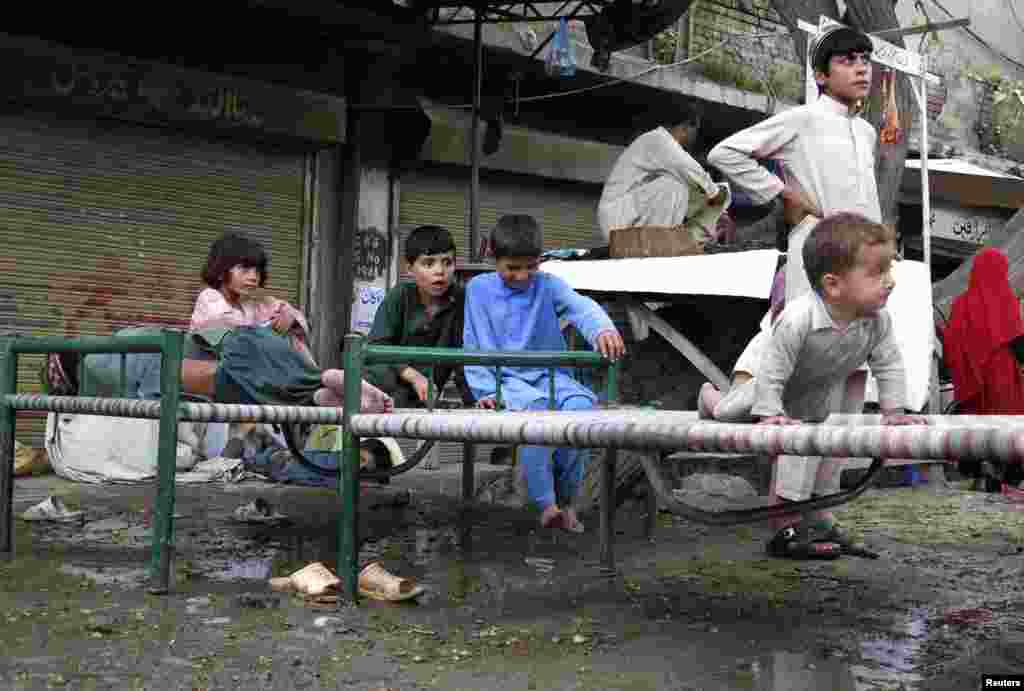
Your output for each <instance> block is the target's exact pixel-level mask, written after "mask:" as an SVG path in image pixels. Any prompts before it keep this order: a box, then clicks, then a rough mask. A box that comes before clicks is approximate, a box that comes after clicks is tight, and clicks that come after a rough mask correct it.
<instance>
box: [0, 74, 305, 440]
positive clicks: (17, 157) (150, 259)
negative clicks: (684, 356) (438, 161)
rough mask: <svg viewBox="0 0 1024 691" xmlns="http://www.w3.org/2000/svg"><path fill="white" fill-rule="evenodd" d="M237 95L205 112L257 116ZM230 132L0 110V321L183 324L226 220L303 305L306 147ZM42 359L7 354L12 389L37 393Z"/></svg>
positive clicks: (58, 330) (70, 329)
mask: <svg viewBox="0 0 1024 691" xmlns="http://www.w3.org/2000/svg"><path fill="white" fill-rule="evenodd" d="M81 65H82V62H81V61H77V62H76V67H75V69H76V70H79V71H80V70H82V69H83V68H82V67H81ZM125 69H126V71H127V72H128V73H131V70H132V67H131V65H129V66H128V67H126V68H125ZM57 73H58V71H57V70H55V72H54V74H55V75H56V74H57ZM61 74H65V73H61ZM178 76H179V77H180V75H178ZM55 81H56V77H55ZM94 82H95V80H94ZM136 88H138V91H139V92H143V91H144V89H143V88H142V87H141V86H140V85H136ZM238 93H244V89H243V90H242V91H235V92H227V95H226V96H225V92H224V91H221V95H220V97H219V98H221V102H220V104H218V105H216V108H218V109H219V110H217V111H216V113H215V114H218V115H220V116H223V114H224V113H225V112H228V111H227V109H226V106H225V100H224V99H225V98H226V99H227V100H226V103H228V104H233V105H232V108H233V109H234V110H233V111H232V112H233V113H239V112H241V111H242V110H243V107H242V106H243V105H245V106H247V107H248V108H249V109H250V112H249V113H248V114H246V115H245V117H249V118H253V120H252V121H251V122H250V123H242V124H243V125H245V124H250V125H256V124H259V125H263V124H265V123H264V122H262V121H256V120H255V119H254V118H256V117H257V116H256V115H255V114H253V112H252V111H255V108H256V105H254V104H255V103H256V102H257V101H258V99H254V100H250V101H244V100H242V99H240V98H239V96H238V95H237V94H238ZM232 94H235V95H232ZM60 95H64V96H69V97H73V96H74V93H73V92H72V93H70V94H68V93H62V94H60ZM46 105H52V104H46ZM71 105H76V104H74V103H72V104H71ZM128 106H129V107H130V106H131V102H130V99H129V102H128ZM189 108H190V110H191V112H193V113H199V112H200V111H199V109H198V108H196V106H195V103H193V104H192V105H191V106H189ZM236 117H241V116H236ZM130 119H131V120H136V119H137V118H130ZM164 119H166V118H164ZM171 124H173V123H171ZM231 134H232V136H231V137H230V138H229V137H224V136H220V133H219V132H217V131H216V129H215V128H208V129H204V128H202V127H199V128H196V127H185V128H182V127H175V126H164V127H152V126H145V125H144V124H142V123H137V122H128V121H125V119H120V118H102V119H101V118H98V117H94V118H90V117H88V113H87V111H85V110H84V109H82V108H70V109H68V110H67V111H62V110H59V109H58V110H56V111H55V110H54V109H51V108H47V109H46V110H45V111H43V110H40V111H36V110H32V109H24V110H20V112H19V113H18V114H17V115H0V246H2V247H3V248H4V250H3V252H2V253H0V331H2V332H14V333H17V334H22V335H34V336H42V335H54V336H68V337H71V336H83V335H108V334H110V333H112V332H114V331H116V330H118V329H121V328H124V327H128V326H134V325H139V324H149V325H164V326H170V327H175V328H185V327H187V325H188V321H189V317H190V315H191V313H192V307H193V305H194V302H195V299H196V295H197V294H198V292H199V291H200V290H201V289H202V287H203V286H202V283H201V279H200V276H199V274H200V271H201V270H202V268H203V266H204V264H205V261H206V257H207V253H208V251H209V247H210V244H211V243H212V242H213V241H214V240H215V239H216V238H217V237H219V236H220V235H221V234H222V233H224V232H225V231H229V230H233V231H239V232H243V233H245V234H247V235H249V236H251V237H253V238H255V239H257V240H259V241H260V242H262V243H263V245H264V246H265V248H266V249H267V251H268V253H269V255H270V269H269V274H270V277H269V282H268V284H267V289H268V292H269V293H270V294H272V295H274V296H277V297H280V298H282V299H285V300H288V301H290V302H292V303H293V304H296V305H300V304H302V295H303V292H304V290H305V288H304V286H303V277H304V266H303V261H304V252H305V237H306V235H307V228H308V225H309V223H310V219H311V216H312V203H313V197H312V194H313V193H312V189H313V187H312V185H311V184H310V179H309V178H310V173H309V172H308V171H310V170H311V169H312V168H313V166H312V161H313V157H314V156H315V155H316V154H315V152H316V144H315V143H312V142H309V141H302V140H301V139H299V138H295V139H289V138H287V137H274V138H273V139H270V138H266V137H253V138H248V137H245V136H239V132H238V130H237V128H235V129H233V131H232V133H231ZM41 364H42V357H41V356H40V357H26V356H22V357H20V358H19V368H18V383H19V390H21V391H35V390H38V388H39V382H40V377H39V370H40V366H41ZM41 430H42V420H41V419H40V416H31V415H28V414H24V413H23V414H19V415H18V437H19V439H21V440H22V441H24V442H28V443H31V444H33V445H37V446H38V445H40V443H41Z"/></svg>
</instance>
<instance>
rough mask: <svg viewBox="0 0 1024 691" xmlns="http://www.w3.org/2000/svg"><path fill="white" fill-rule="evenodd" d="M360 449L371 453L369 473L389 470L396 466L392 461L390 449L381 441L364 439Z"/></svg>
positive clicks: (360, 443)
mask: <svg viewBox="0 0 1024 691" xmlns="http://www.w3.org/2000/svg"><path fill="white" fill-rule="evenodd" d="M359 448H360V449H364V450H366V451H369V452H370V463H369V464H368V465H369V467H368V468H367V471H369V472H371V473H372V472H378V471H382V470H389V469H391V468H392V467H393V466H394V463H392V461H391V454H390V453H389V452H388V447H387V446H385V445H384V442H382V441H381V440H380V439H363V440H362V441H360V442H359Z"/></svg>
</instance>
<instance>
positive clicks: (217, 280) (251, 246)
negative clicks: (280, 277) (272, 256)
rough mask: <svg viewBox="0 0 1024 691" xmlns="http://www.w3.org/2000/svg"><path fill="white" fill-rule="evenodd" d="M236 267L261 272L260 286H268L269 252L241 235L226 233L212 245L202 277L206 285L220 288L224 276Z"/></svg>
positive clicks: (254, 241)
mask: <svg viewBox="0 0 1024 691" xmlns="http://www.w3.org/2000/svg"><path fill="white" fill-rule="evenodd" d="M236 266H242V267H245V268H246V269H256V270H257V271H259V272H260V286H261V287H262V286H265V285H266V284H267V277H268V276H267V252H266V250H264V249H263V245H262V244H260V243H259V242H257V241H256V240H253V239H252V238H249V237H246V236H245V235H242V234H241V233H224V235H222V236H220V238H218V239H217V240H215V241H214V243H213V244H212V245H210V256H209V257H208V258H207V259H206V266H205V267H203V272H202V277H203V281H204V282H205V283H206V285H208V286H210V287H211V288H220V286H221V284H222V283H224V276H225V275H226V274H227V272H228V271H230V270H231V269H233V268H234V267H236Z"/></svg>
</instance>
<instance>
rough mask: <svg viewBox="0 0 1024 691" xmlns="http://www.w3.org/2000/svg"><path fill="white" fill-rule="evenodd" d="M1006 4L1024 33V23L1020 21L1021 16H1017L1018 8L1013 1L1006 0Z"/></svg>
mask: <svg viewBox="0 0 1024 691" xmlns="http://www.w3.org/2000/svg"><path fill="white" fill-rule="evenodd" d="M1006 4H1007V5H1009V7H1010V14H1012V15H1013V21H1015V22H1017V26H1019V27H1020V30H1021V31H1024V22H1022V21H1021V20H1020V15H1019V14H1017V8H1016V7H1014V5H1013V0H1006Z"/></svg>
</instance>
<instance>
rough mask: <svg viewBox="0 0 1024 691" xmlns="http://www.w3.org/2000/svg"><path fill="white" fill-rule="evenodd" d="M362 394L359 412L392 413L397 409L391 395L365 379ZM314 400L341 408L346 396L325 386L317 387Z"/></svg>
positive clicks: (322, 404) (317, 402) (321, 404)
mask: <svg viewBox="0 0 1024 691" xmlns="http://www.w3.org/2000/svg"><path fill="white" fill-rule="evenodd" d="M362 394H363V395H362V397H361V400H360V403H359V412H361V413H390V412H392V411H393V410H394V409H395V402H394V400H392V398H391V396H388V395H387V394H386V393H384V392H383V391H381V390H380V389H378V388H377V387H376V386H373V385H372V384H368V383H367V382H365V381H364V382H363V391H362ZM313 402H314V403H316V404H317V405H320V406H327V407H331V408H340V407H342V406H343V405H344V398H343V397H342V396H340V395H339V394H338V392H336V391H334V390H333V389H328V388H326V387H325V388H322V389H317V392H316V393H315V394H314V395H313Z"/></svg>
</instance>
